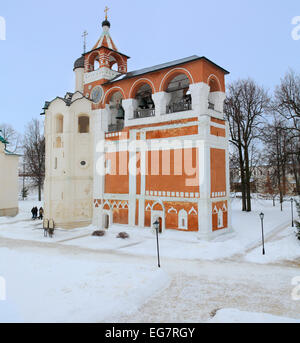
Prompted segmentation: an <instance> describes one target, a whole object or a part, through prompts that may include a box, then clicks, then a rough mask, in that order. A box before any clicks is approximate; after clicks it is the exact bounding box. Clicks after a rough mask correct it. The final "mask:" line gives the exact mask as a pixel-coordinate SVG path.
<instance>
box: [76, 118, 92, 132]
mask: <svg viewBox="0 0 300 343" xmlns="http://www.w3.org/2000/svg"><path fill="white" fill-rule="evenodd" d="M78 132H79V133H89V132H90V118H89V117H87V116H81V117H79V118H78Z"/></svg>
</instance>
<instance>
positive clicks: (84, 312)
mask: <svg viewBox="0 0 300 343" xmlns="http://www.w3.org/2000/svg"><path fill="white" fill-rule="evenodd" d="M41 205H42V204H41V203H38V202H37V201H35V200H34V199H29V200H27V201H24V202H22V201H21V202H20V213H19V215H18V216H17V217H15V218H0V281H1V277H2V278H3V277H4V278H5V280H6V293H7V300H6V301H1V300H0V322H5V321H7V322H16V321H21V322H22V321H25V322H107V321H115V322H122V321H125V322H127V321H128V322H132V321H146V322H151V321H152V322H153V321H159V322H170V321H172V322H205V321H210V322H256V321H257V322H292V321H295V320H297V321H298V320H300V302H299V301H298V302H297V301H295V300H293V299H292V298H291V292H292V290H293V288H294V287H295V286H293V285H292V284H291V280H292V279H293V278H294V277H297V276H299V275H300V273H299V271H298V270H299V265H300V264H299V252H300V244H299V241H297V239H296V238H295V234H294V231H293V229H292V228H289V227H288V226H289V223H290V222H291V219H290V204H289V203H285V204H284V210H283V212H281V211H280V208H279V206H278V205H277V206H276V207H275V208H274V207H273V206H272V202H271V201H266V200H254V201H253V212H251V213H243V212H241V211H240V206H241V205H240V200H238V199H234V200H233V202H232V210H233V211H232V224H233V229H234V232H233V233H230V234H225V235H223V236H220V237H218V238H216V239H214V240H212V241H209V242H207V241H203V240H199V239H198V235H197V233H190V232H179V231H172V230H167V231H166V232H164V233H163V234H162V235H161V236H160V252H161V260H162V269H158V268H157V267H156V241H155V234H154V232H153V230H151V229H137V228H127V227H124V226H122V225H114V226H113V227H112V228H110V229H109V230H108V231H107V233H106V235H105V236H104V237H92V236H91V234H92V232H93V231H94V230H95V228H94V227H92V226H89V227H86V228H80V229H75V230H63V229H59V228H58V229H57V230H56V231H55V236H54V238H53V239H50V238H44V235H43V230H42V229H41V228H42V222H41V221H32V220H31V212H30V211H31V208H32V207H33V206H38V207H40V206H41ZM260 212H264V214H265V220H264V226H265V235H266V255H265V256H262V253H261V226H260V218H259V213H260ZM121 231H126V232H128V233H129V235H130V238H129V239H126V240H121V239H118V238H116V236H117V234H118V233H119V232H121ZM274 263H277V266H274ZM297 263H298V267H295V266H296V265H297ZM0 297H1V289H0ZM211 312H215V313H214V314H215V316H212V315H211ZM274 316H275V317H274ZM212 317H213V318H212ZM293 318H296V319H293Z"/></svg>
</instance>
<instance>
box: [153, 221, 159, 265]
mask: <svg viewBox="0 0 300 343" xmlns="http://www.w3.org/2000/svg"><path fill="white" fill-rule="evenodd" d="M153 225H154V229H155V231H156V244H157V261H158V268H160V258H159V243H158V232H159V226H160V223H159V221H158V220H157V219H156V221H155V223H153Z"/></svg>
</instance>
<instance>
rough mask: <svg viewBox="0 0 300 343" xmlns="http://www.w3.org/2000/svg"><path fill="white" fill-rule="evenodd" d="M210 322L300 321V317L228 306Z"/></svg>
mask: <svg viewBox="0 0 300 343" xmlns="http://www.w3.org/2000/svg"><path fill="white" fill-rule="evenodd" d="M209 323H300V319H292V318H286V317H278V316H274V315H271V314H267V313H257V312H246V311H240V310H237V309H231V308H228V309H221V310H219V311H218V312H217V314H216V315H215V317H214V318H212V319H211V320H210V321H209Z"/></svg>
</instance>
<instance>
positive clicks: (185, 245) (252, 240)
mask: <svg viewBox="0 0 300 343" xmlns="http://www.w3.org/2000/svg"><path fill="white" fill-rule="evenodd" d="M34 205H36V206H40V205H41V204H39V203H36V202H34V201H25V202H20V214H19V215H18V216H17V217H15V218H10V219H8V218H0V237H6V238H14V239H22V240H33V241H41V242H52V243H57V242H60V243H61V244H66V245H72V246H77V247H83V248H88V249H95V250H99V249H101V250H121V251H122V252H124V253H128V254H134V255H143V256H145V255H148V256H155V255H156V244H155V234H154V231H153V229H138V228H128V227H124V226H122V225H113V226H112V227H111V228H110V230H109V231H107V233H106V235H105V236H104V237H92V236H91V234H92V232H93V231H94V230H95V228H94V227H93V226H89V227H86V228H79V229H75V230H63V229H59V228H58V229H57V230H56V232H55V236H54V238H53V239H50V238H44V235H43V230H42V222H41V221H38V220H37V221H32V220H31V219H30V218H31V214H30V210H31V208H32V206H34ZM261 212H264V214H265V219H264V232H265V235H266V238H268V235H272V233H273V231H274V230H275V231H276V229H278V228H279V229H281V228H285V227H288V224H289V223H290V222H291V218H290V203H288V202H286V203H284V206H283V212H281V211H280V208H279V205H277V206H276V207H273V205H272V201H268V200H258V199H256V200H253V211H252V212H251V213H245V212H241V201H240V200H239V199H233V201H232V226H233V230H234V232H233V233H229V234H224V235H222V236H219V237H217V238H216V239H214V240H211V241H204V240H199V239H198V233H196V232H180V231H175V230H166V231H165V232H164V233H163V234H162V235H161V236H160V250H161V255H162V257H169V258H183V259H192V260H194V259H201V260H216V259H224V258H231V257H233V256H235V255H246V254H247V252H248V250H249V249H250V248H254V247H256V246H257V249H256V250H254V251H252V252H251V253H250V254H249V255H248V256H247V260H248V261H250V262H251V261H253V262H259V263H261V262H263V261H266V262H271V261H276V262H277V261H279V260H285V259H289V260H290V259H291V258H292V259H294V258H297V257H298V253H297V248H298V245H299V243H298V241H297V240H296V239H295V238H294V235H293V233H292V232H291V230H289V229H288V228H286V230H285V231H284V232H283V235H286V237H283V240H282V242H278V243H276V244H275V245H274V246H272V245H271V244H272V243H269V244H270V247H269V246H268V243H267V245H266V249H267V250H268V252H270V253H268V254H267V255H266V256H265V257H264V258H262V257H261V248H260V246H261V222H260V218H259V213H261ZM24 220H26V221H24ZM121 231H126V232H128V233H129V235H130V238H129V239H127V240H125V241H123V240H120V239H117V238H116V236H117V234H118V233H119V232H121ZM288 243H290V244H288ZM278 244H279V245H278ZM281 244H283V246H284V248H283V249H281V248H280V246H281ZM289 247H291V249H290V248H289ZM275 250H276V251H277V252H276V251H275ZM273 251H275V252H274V253H273ZM285 251H286V253H285ZM279 253H280V254H279Z"/></svg>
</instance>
